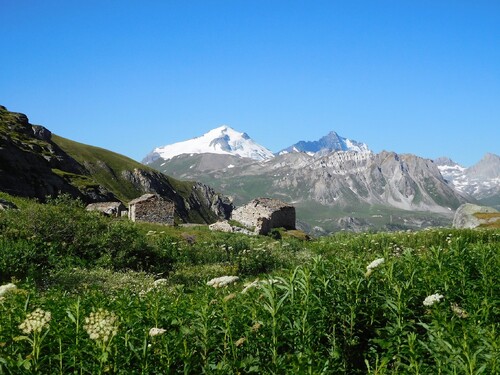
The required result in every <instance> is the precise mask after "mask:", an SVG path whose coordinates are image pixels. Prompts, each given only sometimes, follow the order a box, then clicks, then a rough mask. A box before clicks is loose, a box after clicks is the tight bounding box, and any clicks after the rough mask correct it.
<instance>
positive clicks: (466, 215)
mask: <svg viewBox="0 0 500 375" xmlns="http://www.w3.org/2000/svg"><path fill="white" fill-rule="evenodd" d="M495 213H498V215H484V214H495ZM496 222H500V213H499V212H498V211H497V210H495V209H494V208H492V207H486V206H478V205H475V204H471V203H465V204H463V205H461V206H460V207H458V209H457V211H456V212H455V217H454V218H453V228H477V227H479V226H488V225H491V224H493V223H496Z"/></svg>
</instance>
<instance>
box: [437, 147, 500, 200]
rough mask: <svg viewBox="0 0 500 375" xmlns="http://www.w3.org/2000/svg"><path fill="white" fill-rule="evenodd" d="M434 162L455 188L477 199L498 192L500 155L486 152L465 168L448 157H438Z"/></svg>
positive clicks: (499, 190) (499, 189)
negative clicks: (475, 162)
mask: <svg viewBox="0 0 500 375" xmlns="http://www.w3.org/2000/svg"><path fill="white" fill-rule="evenodd" d="M434 163H435V164H436V165H437V167H438V168H439V171H440V172H441V175H442V176H443V178H444V179H445V180H447V181H448V183H449V184H450V185H452V186H453V187H454V188H455V189H456V190H458V191H459V192H461V193H466V194H469V195H471V196H473V197H475V198H477V199H482V198H485V197H489V196H494V195H498V194H500V157H499V156H498V155H495V154H490V153H488V154H486V155H485V156H484V157H483V159H482V160H481V161H479V162H478V163H477V164H475V165H473V166H471V167H469V168H465V167H463V166H462V165H460V164H458V163H455V162H454V161H453V160H451V159H449V158H438V159H436V160H434Z"/></svg>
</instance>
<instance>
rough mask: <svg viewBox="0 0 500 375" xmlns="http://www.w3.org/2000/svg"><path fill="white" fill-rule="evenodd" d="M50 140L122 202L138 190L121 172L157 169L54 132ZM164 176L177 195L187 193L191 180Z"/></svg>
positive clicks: (132, 196) (134, 196)
mask: <svg viewBox="0 0 500 375" xmlns="http://www.w3.org/2000/svg"><path fill="white" fill-rule="evenodd" d="M52 141H53V142H54V143H56V144H57V145H58V146H59V147H61V148H62V149H63V150H64V151H65V152H66V153H67V154H68V155H70V156H71V157H72V158H74V159H75V160H76V161H77V162H79V163H80V164H82V165H84V166H85V167H86V168H87V169H88V170H89V171H90V172H91V175H92V179H93V180H95V182H97V183H98V184H99V185H102V186H104V187H105V188H106V189H108V190H110V191H112V192H113V193H114V194H115V195H116V196H117V197H118V198H119V199H120V200H122V201H123V202H128V201H130V200H132V199H134V198H137V197H138V196H140V195H141V194H142V192H141V191H140V190H138V189H137V187H136V186H134V184H132V183H131V182H130V180H128V179H126V178H124V175H123V172H125V171H133V170H134V169H141V170H145V171H149V172H157V171H155V170H153V169H152V168H149V167H147V166H145V165H143V164H141V163H138V162H136V161H135V160H133V159H130V158H128V157H126V156H123V155H120V154H117V153H115V152H112V151H109V150H106V149H103V148H99V147H95V146H89V145H86V144H83V143H78V142H75V141H72V140H69V139H66V138H62V137H59V136H57V135H52ZM75 178H78V176H76V177H75ZM164 178H165V180H166V181H168V183H169V184H170V185H171V186H172V187H173V188H174V189H175V190H176V191H177V192H178V193H180V194H181V195H184V196H185V197H186V196H189V194H190V193H191V187H192V183H191V182H183V181H179V180H176V179H174V178H172V177H168V176H166V175H164ZM76 184H78V181H76Z"/></svg>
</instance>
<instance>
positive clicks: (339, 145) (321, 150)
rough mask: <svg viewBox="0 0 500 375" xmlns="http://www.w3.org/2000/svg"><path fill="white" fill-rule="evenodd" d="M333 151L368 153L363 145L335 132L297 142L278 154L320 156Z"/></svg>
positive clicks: (366, 147)
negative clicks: (294, 153)
mask: <svg viewBox="0 0 500 375" xmlns="http://www.w3.org/2000/svg"><path fill="white" fill-rule="evenodd" d="M333 151H355V152H370V149H369V148H368V145H366V144H365V143H362V142H357V141H353V140H351V139H348V138H344V137H341V136H339V135H338V134H337V133H336V132H334V131H332V132H330V133H328V134H327V135H325V136H324V137H321V138H320V139H319V140H317V141H299V142H297V143H295V144H293V145H291V146H289V147H287V148H285V149H284V150H281V151H280V152H278V154H279V155H282V154H287V153H290V152H305V153H307V154H309V155H318V156H321V155H326V154H328V153H330V152H333Z"/></svg>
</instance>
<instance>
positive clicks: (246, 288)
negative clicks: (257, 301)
mask: <svg viewBox="0 0 500 375" xmlns="http://www.w3.org/2000/svg"><path fill="white" fill-rule="evenodd" d="M243 286H244V288H243V290H242V291H241V293H243V294H244V293H246V292H248V291H249V290H250V289H252V288H258V287H259V286H260V281H259V279H255V280H254V281H252V282H250V283H245V285H243Z"/></svg>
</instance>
